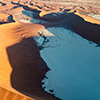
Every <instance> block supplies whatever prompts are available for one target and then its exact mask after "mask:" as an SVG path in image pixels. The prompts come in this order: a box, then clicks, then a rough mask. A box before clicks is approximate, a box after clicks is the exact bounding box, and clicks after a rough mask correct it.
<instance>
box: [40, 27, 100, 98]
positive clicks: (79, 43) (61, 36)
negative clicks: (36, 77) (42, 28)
mask: <svg viewBox="0 0 100 100" xmlns="http://www.w3.org/2000/svg"><path fill="white" fill-rule="evenodd" d="M47 30H49V31H50V32H51V33H53V34H54V35H55V36H54V37H48V40H49V42H48V43H45V44H44V47H46V48H44V49H43V50H41V51H40V54H41V56H42V58H43V59H44V61H45V62H46V63H47V65H48V66H49V68H50V69H51V70H50V71H49V72H47V74H46V76H47V77H48V79H44V80H43V82H45V84H44V85H43V87H46V88H45V91H47V92H49V93H51V94H54V95H55V96H56V97H59V98H61V99H62V100H100V48H99V47H96V44H95V43H92V42H89V41H88V40H86V39H84V38H82V37H80V36H78V35H77V34H76V33H74V32H72V31H71V30H68V29H65V28H62V27H52V28H47ZM49 90H54V92H50V91H49Z"/></svg>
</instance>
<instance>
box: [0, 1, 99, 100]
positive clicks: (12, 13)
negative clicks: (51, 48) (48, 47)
mask: <svg viewBox="0 0 100 100" xmlns="http://www.w3.org/2000/svg"><path fill="white" fill-rule="evenodd" d="M0 4H1V7H0V8H1V10H0V23H1V24H2V25H0V52H1V55H0V100H7V98H9V100H13V99H15V100H24V99H25V100H31V99H30V98H27V97H26V96H25V95H27V96H29V97H32V98H33V100H58V98H56V97H54V96H53V95H51V94H48V93H46V92H45V91H44V89H42V82H41V81H42V79H43V78H44V77H45V74H46V72H47V71H48V70H49V68H48V67H47V65H46V63H45V62H44V61H43V59H42V58H41V56H40V54H39V50H38V47H37V45H36V43H35V41H34V40H33V37H34V36H38V35H39V34H38V32H40V30H42V29H45V28H47V27H53V26H55V25H59V23H60V21H62V20H63V21H64V23H63V25H62V26H61V27H65V26H66V24H67V22H68V20H69V21H70V22H71V28H72V31H75V32H76V33H77V34H79V35H81V36H82V37H84V38H86V39H88V40H91V41H93V42H96V43H99V42H100V39H99V37H100V35H99V30H100V25H98V24H100V21H98V20H95V19H93V18H90V17H88V16H87V15H82V14H81V13H80V11H83V10H82V9H81V10H79V9H78V6H77V7H75V6H74V5H71V6H68V7H66V6H64V5H60V4H58V5H56V4H54V3H53V4H52V5H51V3H46V2H42V3H41V2H37V1H35V2H26V1H24V2H23V1H17V0H14V1H13V2H12V1H11V0H8V1H7V0H2V1H1V2H0ZM55 6H57V7H56V8H55ZM63 6H64V7H63ZM71 8H72V10H71ZM80 8H82V7H80ZM86 8H87V7H86ZM84 9H85V7H84ZM25 10H28V11H32V12H35V13H37V15H36V16H35V17H36V18H37V19H43V20H46V21H48V23H46V24H45V23H44V24H31V23H21V22H19V20H20V18H22V19H26V20H27V17H29V16H26V17H25V16H21V17H20V16H17V15H18V14H19V13H22V11H25ZM63 11H66V12H65V13H64V14H62V15H60V14H58V15H57V16H55V17H54V15H53V13H56V14H57V13H62V12H63ZM68 11H69V12H68ZM75 11H76V12H75ZM84 12H85V13H86V12H89V10H84ZM98 13H99V12H98ZM48 18H49V19H48ZM53 18H55V19H54V20H53ZM57 18H58V19H59V21H58V20H56V19H57ZM50 20H51V21H52V23H49V22H50ZM14 21H15V22H14ZM9 22H10V23H9ZM11 22H12V23H11ZM5 23H6V24H5ZM84 26H85V27H84ZM86 26H89V31H88V30H87V29H86V28H87V27H86ZM65 28H66V27H65ZM95 29H96V31H95ZM83 32H85V34H83ZM95 32H96V33H95ZM90 33H91V34H92V35H91V34H90ZM10 91H11V92H10ZM23 94H24V95H23ZM4 95H7V96H4ZM11 97H14V98H11Z"/></svg>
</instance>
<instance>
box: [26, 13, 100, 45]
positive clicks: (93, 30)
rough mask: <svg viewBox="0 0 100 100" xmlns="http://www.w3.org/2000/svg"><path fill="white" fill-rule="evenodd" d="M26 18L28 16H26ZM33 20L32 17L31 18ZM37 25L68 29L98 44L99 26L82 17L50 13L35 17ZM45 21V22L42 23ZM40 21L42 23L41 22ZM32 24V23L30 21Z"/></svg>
mask: <svg viewBox="0 0 100 100" xmlns="http://www.w3.org/2000/svg"><path fill="white" fill-rule="evenodd" d="M26 15H27V16H28V14H26ZM33 18H34V16H33ZM35 18H37V19H38V20H40V22H37V23H38V24H42V25H44V26H45V27H46V28H48V27H63V28H65V29H69V30H71V31H73V32H75V33H76V34H78V35H80V36H81V37H83V38H85V39H87V40H89V41H92V42H95V43H97V44H100V25H98V24H94V23H91V22H87V21H85V20H84V19H83V18H82V17H80V16H78V15H76V14H74V12H73V13H62V14H60V13H51V14H47V15H44V16H43V17H41V18H40V17H35ZM43 20H44V21H47V22H43ZM41 21H42V22H41ZM31 22H32V21H31ZM33 23H34V22H33Z"/></svg>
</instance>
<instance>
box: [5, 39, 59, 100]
mask: <svg viewBox="0 0 100 100" xmlns="http://www.w3.org/2000/svg"><path fill="white" fill-rule="evenodd" d="M7 54H8V58H9V61H10V64H11V66H12V73H11V84H12V87H13V88H14V89H16V90H18V91H19V92H21V93H23V94H26V95H28V96H31V97H33V98H35V99H36V100H42V99H43V100H46V99H45V98H46V97H48V98H49V97H50V98H53V97H54V96H53V95H50V94H48V93H46V92H44V90H43V89H42V82H41V81H42V80H43V79H44V77H45V74H46V72H47V71H48V70H49V68H48V67H47V65H46V63H45V62H44V61H43V60H42V58H41V57H40V54H39V52H38V48H37V46H36V43H35V42H34V40H33V38H26V39H23V40H22V41H21V42H20V43H17V44H15V45H12V46H10V47H8V48H7ZM39 98H40V99H39ZM50 100H52V99H50ZM55 100H56V99H55ZM57 100H58V99H57Z"/></svg>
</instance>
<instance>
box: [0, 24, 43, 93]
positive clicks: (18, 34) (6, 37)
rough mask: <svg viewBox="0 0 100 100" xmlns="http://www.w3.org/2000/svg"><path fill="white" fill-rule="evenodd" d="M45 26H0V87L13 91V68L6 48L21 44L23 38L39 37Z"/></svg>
mask: <svg viewBox="0 0 100 100" xmlns="http://www.w3.org/2000/svg"><path fill="white" fill-rule="evenodd" d="M43 28H44V26H41V25H38V24H22V23H11V24H5V25H1V26H0V52H1V53H2V54H1V55H0V66H1V67H0V85H1V86H4V87H6V88H8V89H10V90H12V91H14V92H15V90H13V89H12V86H11V81H10V80H11V77H10V75H11V73H12V68H11V65H10V62H9V59H8V54H7V52H6V48H7V47H9V46H11V45H14V44H16V43H20V41H21V40H22V39H23V38H29V37H33V36H37V35H38V30H40V29H43Z"/></svg>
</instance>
